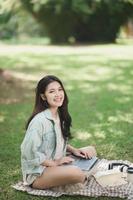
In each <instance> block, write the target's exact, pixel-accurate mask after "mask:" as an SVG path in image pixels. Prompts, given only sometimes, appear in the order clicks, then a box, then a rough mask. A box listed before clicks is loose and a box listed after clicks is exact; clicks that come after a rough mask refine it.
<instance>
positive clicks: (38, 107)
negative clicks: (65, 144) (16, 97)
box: [26, 75, 72, 139]
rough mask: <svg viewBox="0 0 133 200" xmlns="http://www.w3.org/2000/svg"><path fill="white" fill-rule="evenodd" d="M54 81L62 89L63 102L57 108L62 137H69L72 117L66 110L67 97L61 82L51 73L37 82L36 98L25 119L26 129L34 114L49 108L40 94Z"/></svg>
mask: <svg viewBox="0 0 133 200" xmlns="http://www.w3.org/2000/svg"><path fill="white" fill-rule="evenodd" d="M54 81H57V82H58V83H59V84H60V85H61V87H62V89H63V91H64V101H63V104H62V106H61V107H59V108H58V110H59V117H60V122H61V130H62V134H63V137H64V139H67V138H71V132H70V126H71V123H72V119H71V116H70V114H69V112H68V97H67V94H66V91H65V89H64V86H63V84H62V82H61V81H60V80H59V79H58V78H57V77H56V76H53V75H48V76H45V77H43V78H42V79H41V80H40V81H39V82H38V84H37V87H36V98H35V105H34V109H33V112H32V115H31V116H30V118H29V119H28V121H27V124H26V129H27V128H28V125H29V123H30V121H31V120H32V119H33V118H34V116H35V115H37V114H38V113H40V112H42V111H44V110H46V109H47V108H49V104H48V102H47V101H46V100H45V101H44V100H43V99H42V98H41V94H44V93H45V91H46V88H47V86H48V85H49V84H50V83H52V82H54Z"/></svg>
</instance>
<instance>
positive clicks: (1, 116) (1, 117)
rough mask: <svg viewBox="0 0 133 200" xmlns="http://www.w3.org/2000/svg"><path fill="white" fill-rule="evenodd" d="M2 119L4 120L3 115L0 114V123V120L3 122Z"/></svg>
mask: <svg viewBox="0 0 133 200" xmlns="http://www.w3.org/2000/svg"><path fill="white" fill-rule="evenodd" d="M4 120H5V116H3V115H0V123H1V122H4Z"/></svg>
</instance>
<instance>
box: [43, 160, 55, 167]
mask: <svg viewBox="0 0 133 200" xmlns="http://www.w3.org/2000/svg"><path fill="white" fill-rule="evenodd" d="M42 165H43V166H45V167H55V166H57V163H56V161H54V160H45V161H44V162H43V163H42Z"/></svg>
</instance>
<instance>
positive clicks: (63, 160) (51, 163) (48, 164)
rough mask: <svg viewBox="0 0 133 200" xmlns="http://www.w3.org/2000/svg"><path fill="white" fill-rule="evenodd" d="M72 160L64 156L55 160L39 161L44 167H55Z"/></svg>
mask: <svg viewBox="0 0 133 200" xmlns="http://www.w3.org/2000/svg"><path fill="white" fill-rule="evenodd" d="M72 161H74V159H73V158H71V157H69V156H65V157H63V158H61V159H56V160H45V161H44V162H42V163H41V165H44V166H45V167H55V166H59V165H62V164H67V163H70V162H72Z"/></svg>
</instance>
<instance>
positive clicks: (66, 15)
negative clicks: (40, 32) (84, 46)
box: [20, 0, 133, 43]
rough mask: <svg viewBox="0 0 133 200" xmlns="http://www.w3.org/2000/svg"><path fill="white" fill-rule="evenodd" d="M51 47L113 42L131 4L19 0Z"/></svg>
mask: <svg viewBox="0 0 133 200" xmlns="http://www.w3.org/2000/svg"><path fill="white" fill-rule="evenodd" d="M20 1H21V3H22V4H23V5H24V7H25V8H26V9H27V10H28V11H29V12H30V13H31V14H32V15H33V16H34V18H35V19H36V20H37V21H38V22H39V23H41V24H42V25H43V27H44V29H45V32H46V31H47V35H48V36H49V37H50V38H51V40H52V42H53V43H64V42H68V41H69V39H70V38H75V40H76V41H77V42H88V41H107V42H114V41H115V39H116V36H117V33H118V31H119V29H120V26H121V25H122V24H124V23H125V22H126V21H127V19H128V18H129V17H130V16H132V15H133V0H117V1H116V0H20Z"/></svg>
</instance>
